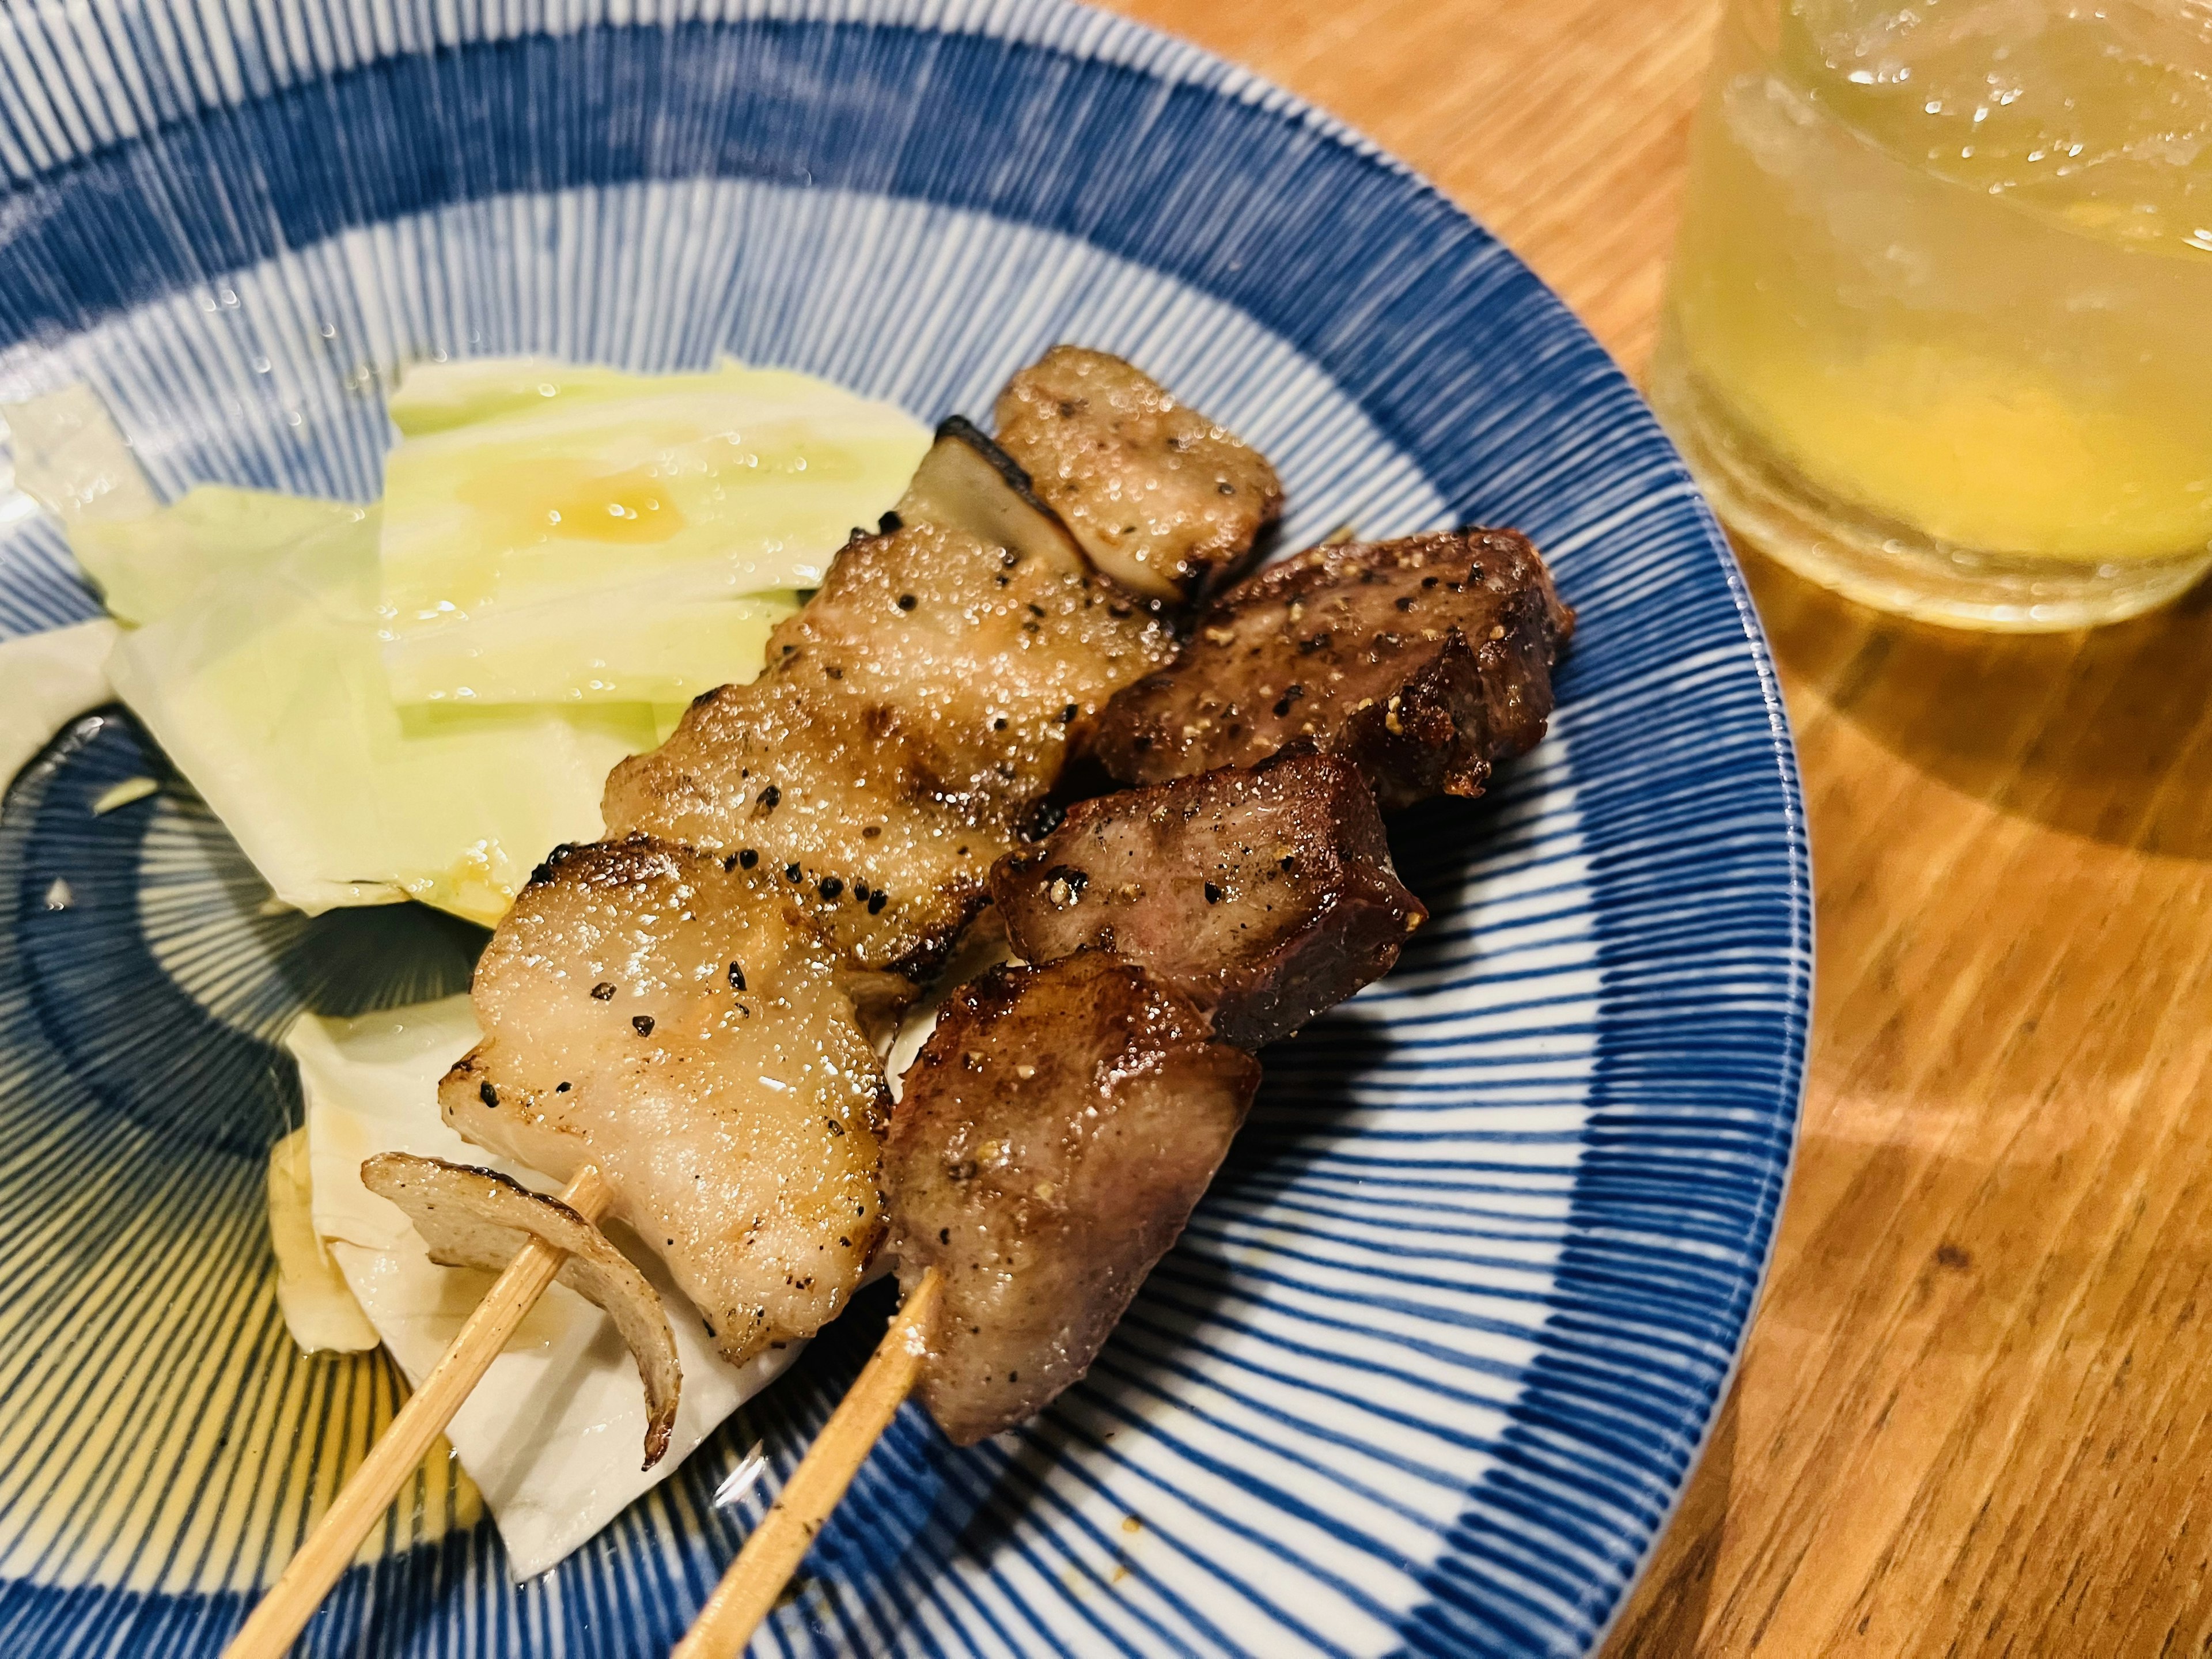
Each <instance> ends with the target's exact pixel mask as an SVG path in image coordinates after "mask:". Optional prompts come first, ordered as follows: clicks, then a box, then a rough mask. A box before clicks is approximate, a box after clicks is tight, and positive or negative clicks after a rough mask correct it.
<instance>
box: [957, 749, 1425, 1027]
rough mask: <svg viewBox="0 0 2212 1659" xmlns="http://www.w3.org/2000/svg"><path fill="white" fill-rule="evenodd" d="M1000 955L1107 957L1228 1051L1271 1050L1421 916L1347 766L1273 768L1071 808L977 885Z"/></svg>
mask: <svg viewBox="0 0 2212 1659" xmlns="http://www.w3.org/2000/svg"><path fill="white" fill-rule="evenodd" d="M991 897H992V900H993V902H994V905H995V906H996V908H997V909H998V912H999V915H1000V917H1001V918H1002V919H1003V920H1004V921H1005V923H1006V933H1007V937H1008V939H1010V941H1011V942H1012V945H1013V950H1014V954H1015V955H1016V956H1018V957H1022V958H1023V959H1024V961H1028V962H1052V961H1055V960H1057V959H1058V958H1060V957H1065V956H1071V955H1073V953H1074V952H1076V951H1085V950H1095V951H1113V952H1115V953H1116V954H1118V955H1120V956H1121V957H1125V958H1127V959H1128V960H1129V961H1132V962H1135V963H1141V964H1142V965H1143V966H1144V967H1145V968H1146V969H1149V970H1150V971H1151V972H1152V974H1154V975H1157V976H1158V977H1159V978H1161V979H1164V980H1165V981H1167V982H1168V983H1169V984H1170V985H1172V986H1174V987H1176V989H1177V990H1179V991H1181V992H1182V993H1183V994H1184V995H1186V996H1188V997H1189V998H1190V1000H1192V1001H1193V1002H1194V1003H1195V1004H1196V1005H1197V1006H1198V1007H1199V1008H1200V1010H1201V1011H1202V1012H1205V1013H1206V1014H1207V1015H1208V1016H1210V1017H1211V1018H1212V1021H1213V1030H1214V1033H1215V1035H1217V1036H1219V1037H1220V1038H1221V1039H1222V1040H1223V1041H1224V1042H1233V1043H1235V1044H1236V1045H1237V1047H1238V1048H1263V1047H1265V1046H1266V1045H1267V1044H1268V1043H1270V1042H1274V1041H1276V1040H1277V1039H1278V1038H1279V1037H1284V1036H1288V1035H1290V1033H1291V1032H1292V1031H1294V1030H1297V1028H1298V1027H1299V1026H1301V1025H1303V1024H1305V1023H1306V1022H1307V1021H1308V1020H1310V1019H1311V1018H1313V1017H1314V1016H1315V1015H1316V1014H1318V1013H1320V1012H1322V1011H1323V1010H1325V1009H1328V1008H1333V1007H1334V1006H1336V1005H1337V1004H1338V1003H1340V1002H1341V1001H1343V1000H1345V998H1346V997H1348V996H1350V995H1351V994H1352V993H1353V992H1355V991H1357V990H1358V989H1359V988H1360V987H1362V986H1364V985H1367V984H1370V983H1371V982H1373V981H1376V980H1378V979H1380V978H1382V977H1383V975H1385V974H1387V973H1389V971H1390V969H1392V968H1393V967H1395V965H1396V963H1397V961H1398V951H1399V947H1400V946H1401V945H1403V944H1404V943H1405V939H1406V936H1407V934H1408V933H1412V932H1413V929H1415V928H1416V927H1419V926H1420V924H1421V923H1422V922H1423V921H1425V920H1426V919H1427V916H1428V912H1427V911H1426V910H1425V909H1424V908H1422V905H1421V902H1420V901H1419V899H1417V898H1415V897H1414V896H1413V894H1412V893H1410V892H1408V891H1407V889H1406V887H1405V885H1404V884H1402V883H1401V882H1400V881H1399V879H1398V872H1397V871H1396V870H1395V868H1394V867H1393V866H1392V865H1391V862H1390V846H1389V842H1388V841H1387V840H1386V839H1385V838H1384V836H1383V817H1382V814H1381V813H1380V812H1379V811H1376V805H1375V797H1374V794H1373V793H1372V792H1371V791H1370V789H1369V788H1368V787H1367V784H1366V782H1365V781H1364V780H1363V779H1362V778H1361V776H1360V775H1359V769H1358V768H1357V767H1355V766H1353V765H1352V763H1351V762H1349V761H1346V760H1342V759H1340V758H1338V757H1335V756H1333V755H1314V754H1283V755H1278V756H1276V757H1273V759H1270V760H1266V761H1262V762H1261V763H1260V764H1259V765H1257V766H1253V767H1242V766H1231V767H1221V768H1218V769H1216V770H1214V771H1211V772H1202V773H1200V774H1199V775H1197V776H1196V777H1192V778H1180V779H1177V780H1176V781H1174V782H1171V783H1165V784H1158V785H1155V786H1153V787H1151V788H1147V789H1130V790H1125V791H1123V792H1121V793H1119V794H1113V795H1101V796H1097V797H1096V798H1094V799H1090V800H1086V801H1081V802H1079V803H1078V804H1077V805H1074V806H1073V807H1072V808H1070V809H1069V811H1068V815H1067V817H1066V820H1065V821H1064V822H1063V823H1061V824H1060V827H1059V828H1058V829H1055V830H1054V831H1053V832H1052V834H1051V835H1049V836H1047V837H1046V838H1045V839H1044V840H1043V841H1042V842H1038V843H1037V844H1036V846H1034V847H1030V848H1024V849H1023V850H1021V851H1019V852H1016V853H1012V854H1008V855H1007V856H1006V858H1003V859H1001V860H1000V861H999V862H998V864H997V865H996V866H994V867H993V869H992V872H991Z"/></svg>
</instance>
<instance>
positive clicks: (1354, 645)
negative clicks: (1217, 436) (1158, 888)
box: [1094, 530, 1574, 811]
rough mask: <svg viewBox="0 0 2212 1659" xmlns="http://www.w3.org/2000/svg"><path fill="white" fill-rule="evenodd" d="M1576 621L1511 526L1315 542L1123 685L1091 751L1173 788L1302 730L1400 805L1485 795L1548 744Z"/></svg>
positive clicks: (1252, 580) (1384, 799)
mask: <svg viewBox="0 0 2212 1659" xmlns="http://www.w3.org/2000/svg"><path fill="white" fill-rule="evenodd" d="M1573 629H1574V614H1573V612H1571V611H1569V610H1568V609H1567V607H1566V606H1565V605H1563V604H1561V603H1560V600H1559V593H1558V592H1557V591H1556V590H1555V589H1554V588H1553V585H1552V577H1551V573H1550V572H1549V571H1547V569H1546V568H1544V562H1543V560H1542V559H1541V557H1540V556H1538V554H1537V551H1536V550H1535V548H1534V546H1532V545H1531V544H1529V542H1528V538H1526V537H1523V536H1522V535H1520V534H1518V533H1517V532H1513V531H1510V530H1456V531H1438V532H1432V533H1430V534H1427V535H1421V536H1408V537H1407V538H1404V539H1402V540H1400V541H1392V542H1366V543H1362V542H1351V543H1344V544H1338V545H1335V546H1326V547H1316V548H1314V549H1312V550H1310V551H1308V552H1305V553H1301V554H1299V555H1297V556H1296V557H1294V558H1291V559H1286V560H1285V561H1284V562H1282V563H1280V564H1278V565H1274V566H1272V567H1270V568H1267V569H1266V570H1263V571H1261V572H1260V573H1259V574H1257V575H1254V576H1250V577H1248V578H1246V579H1245V580H1243V581H1242V582H1240V583H1238V584H1237V586H1235V587H1233V588H1231V589H1230V590H1229V592H1226V593H1225V594H1224V595H1222V597H1221V598H1220V599H1218V600H1217V601H1216V602H1215V603H1214V604H1213V605H1212V606H1211V607H1209V608H1208V609H1207V611H1206V612H1205V613H1204V615H1202V616H1201V617H1200V618H1199V621H1198V625H1197V628H1196V629H1195V630H1194V633H1193V634H1192V635H1191V637H1190V638H1189V639H1188V641H1185V643H1184V645H1183V647H1182V651H1181V653H1179V654H1178V655H1177V657H1176V660H1175V662H1174V663H1173V664H1172V665H1170V666H1169V667H1167V668H1164V669H1163V670H1161V671H1158V672H1157V673H1152V674H1149V675H1147V676H1146V677H1145V678H1143V679H1140V680H1139V681H1138V682H1137V683H1136V684H1133V685H1131V686H1129V687H1128V688H1127V689H1126V690H1123V691H1121V692H1120V693H1118V694H1117V695H1116V696H1115V698H1114V699H1113V701H1112V702H1111V703H1109V705H1108V707H1107V709H1106V713H1105V714H1104V715H1103V718H1102V719H1101V720H1100V721H1099V724H1098V728H1097V737H1096V740H1095V745H1094V746H1095V749H1096V751H1097V757H1098V758H1099V760H1100V761H1101V763H1103V765H1104V766H1105V768H1106V769H1107V770H1108V771H1109V773H1111V774H1112V775H1114V776H1115V777H1116V778H1119V779H1120V780H1121V781H1123V782H1125V783H1160V782H1164V781H1166V780H1168V779H1170V778H1177V777H1184V776H1187V775H1190V774H1191V773H1194V772H1203V771H1206V770H1207V769H1211V768H1212V767H1216V766H1228V765H1250V764H1252V763H1255V762H1256V761H1259V760H1262V759H1264V758H1265V757H1267V756H1269V755H1272V754H1273V753H1275V752H1276V751H1277V750H1279V749H1281V748H1283V747H1284V746H1285V745H1286V744H1291V743H1294V742H1297V741H1298V740H1300V739H1304V740H1305V741H1307V742H1309V743H1310V744H1312V745H1313V746H1315V747H1316V748H1317V749H1319V750H1322V752H1324V753H1327V754H1333V755H1340V756H1342V757H1344V758H1346V760H1349V761H1351V762H1352V763H1353V764H1355V765H1357V766H1358V768H1359V769H1360V771H1361V772H1362V773H1363V774H1364V775H1365V777H1366V779H1367V781H1368V783H1369V785H1370V787H1372V788H1373V789H1374V791H1375V793H1376V797H1377V799H1379V800H1380V801H1381V803H1382V805H1383V810H1384V811H1395V810H1396V809H1398V808H1401V807H1404V806H1410V805H1413V803H1414V802H1416V801H1419V800H1422V799H1426V798H1427V797H1429V796H1431V795H1434V794H1437V793H1444V794H1452V795H1476V794H1480V793H1482V788H1483V785H1484V784H1485V783H1486V781H1488V779H1489V776H1490V772H1491V769H1492V765H1493V764H1494V763H1497V762H1498V761H1501V760H1504V759H1508V758H1510V757H1512V756H1515V755H1518V754H1521V753H1522V752H1524V751H1525V750H1528V749H1531V748H1534V746H1535V744H1537V743H1538V742H1539V741H1541V738H1543V735H1544V726H1545V722H1546V721H1547V720H1548V719H1549V717H1550V715H1551V712H1552V667H1553V663H1554V662H1555V661H1556V659H1557V658H1558V656H1559V652H1560V651H1561V649H1562V648H1563V647H1565V644H1566V641H1567V639H1568V636H1569V635H1571V633H1572V631H1573Z"/></svg>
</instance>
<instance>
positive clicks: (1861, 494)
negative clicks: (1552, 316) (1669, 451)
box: [1653, 0, 2212, 627]
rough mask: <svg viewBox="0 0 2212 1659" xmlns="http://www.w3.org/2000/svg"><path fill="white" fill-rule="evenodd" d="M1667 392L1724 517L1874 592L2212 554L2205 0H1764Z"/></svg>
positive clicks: (2109, 600)
mask: <svg viewBox="0 0 2212 1659" xmlns="http://www.w3.org/2000/svg"><path fill="white" fill-rule="evenodd" d="M1653 391H1654V397H1655V400H1656V401H1657V402H1658V404H1660V407H1661V410H1662V415H1664V416H1666V417H1667V418H1668V422H1669V424H1670V426H1673V427H1675V428H1676V429H1677V430H1678V433H1680V434H1682V435H1684V440H1685V447H1686V450H1687V451H1688V452H1689V453H1690V454H1691V456H1692V463H1693V465H1698V466H1699V471H1700V472H1701V474H1704V475H1709V476H1708V477H1707V481H1708V483H1711V484H1714V485H1715V486H1716V487H1715V494H1716V495H1717V497H1718V499H1719V501H1720V504H1721V506H1722V507H1723V512H1724V513H1729V516H1730V517H1731V518H1732V519H1736V518H1741V519H1742V520H1746V521H1747V522H1746V523H1745V526H1744V527H1745V528H1747V530H1748V532H1750V533H1751V534H1752V535H1753V538H1754V539H1757V540H1760V541H1762V542H1769V543H1771V542H1772V541H1774V540H1776V539H1779V540H1781V541H1782V542H1784V543H1785V545H1779V546H1774V547H1773V548H1772V550H1774V551H1776V552H1777V553H1778V554H1779V555H1780V556H1783V557H1784V558H1785V560H1787V561H1788V562H1791V563H1793V564H1796V565H1798V566H1799V567H1800V568H1808V574H1813V575H1814V576H1816V577H1817V578H1818V579H1820V580H1827V581H1830V582H1831V583H1832V585H1835V586H1843V587H1844V588H1846V589H1847V590H1850V591H1854V592H1858V593H1859V595H1860V596H1861V597H1863V598H1870V599H1874V600H1875V602H1876V603H1884V604H1888V605H1893V606H1894V607H1896V608H1901V609H1907V610H1917V611H1923V612H1924V613H1927V614H1931V615H1935V616H1937V617H1943V618H1944V619H1948V620H1964V621H1970V622H1981V623H1985V624H1988V625H1996V626H2015V627H2018V626H2064V625H2071V624H2075V623H2081V622H2090V621H2097V620H2103V619H2106V617H2110V616H2112V615H2118V614H2124V613H2125V612H2126V611H2131V610H2136V609H2141V608H2142V606H2143V605H2148V604H2152V603H2155V602H2156V601H2157V599H2160V598H2164V597H2167V596H2168V595H2170V594H2171V593H2172V592H2178V591H2179V589H2180V588H2181V587H2183V586H2186V585H2187V583H2188V581H2189V580H2190V579H2191V576H2192V575H2193V574H2194V572H2195V571H2196V570H2197V569H2198V568H2202V566H2203V563H2204V562H2207V561H2208V559H2212V554H2209V553H2208V549H2212V3H2206V0H2108V3H2106V4H2103V5H2087V4H2070V5H2069V4H2059V3H2049V0H1997V3H1991V0H1922V3H1920V4H1918V5H1917V6H1915V7H1913V8H1912V9H1911V10H1909V11H1907V10H1905V9H1899V8H1896V7H1893V6H1878V5H1873V4H1865V3H1850V0H1786V3H1777V0H1765V3H1763V4H1762V3H1759V0H1740V3H1737V4H1736V5H1735V6H1734V7H1733V9H1732V10H1731V13H1730V15H1729V17H1728V19H1727V20H1726V21H1724V23H1723V27H1722V32H1721V38H1720V46H1719V52H1718V57H1717V64H1716V67H1715V70H1714V74H1713V79H1712V82H1711V88H1710V89H1709V92H1708V95H1707V98H1706V101H1705V106H1704V108H1703V109H1702V110H1701V112H1700V114H1699V125H1698V131H1697V134H1696V138H1695V142H1694V146H1693V160H1692V179H1691V185H1690V190H1689V197H1688V200H1687V204H1686V218H1685V223H1684V228H1683V232H1682V240H1681V243H1680V249H1679V251H1678V253H1677V258H1676V265H1675V270H1674V276H1673V279H1672V282H1671V285H1670V290H1669V294H1668V309H1667V317H1666V326H1665V339H1664V342H1663V343H1662V349H1661V353H1660V356H1659V360H1658V362H1656V365H1655V368H1654V386H1653ZM1685 427H1688V428H1694V429H1693V430H1689V431H1687V432H1685V431H1684V428H1685ZM1714 475H1717V476H1714ZM1732 508H1740V509H1741V511H1740V512H1736V511H1731V509H1732ZM1762 531H1764V532H1766V533H1765V534H1762V533H1761V532H1762Z"/></svg>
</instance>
